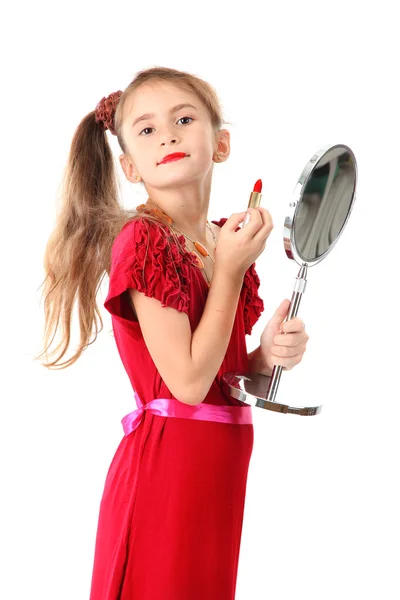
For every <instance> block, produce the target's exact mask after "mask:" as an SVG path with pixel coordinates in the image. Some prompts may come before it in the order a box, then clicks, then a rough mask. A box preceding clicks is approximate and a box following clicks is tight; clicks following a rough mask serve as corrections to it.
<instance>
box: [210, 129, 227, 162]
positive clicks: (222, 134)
mask: <svg viewBox="0 0 400 600" xmlns="http://www.w3.org/2000/svg"><path fill="white" fill-rule="evenodd" d="M230 152H231V134H230V133H229V131H228V130H227V129H221V130H220V131H218V133H217V141H216V149H215V151H214V155H213V159H214V160H215V162H225V161H226V160H227V159H228V157H229V154H230Z"/></svg>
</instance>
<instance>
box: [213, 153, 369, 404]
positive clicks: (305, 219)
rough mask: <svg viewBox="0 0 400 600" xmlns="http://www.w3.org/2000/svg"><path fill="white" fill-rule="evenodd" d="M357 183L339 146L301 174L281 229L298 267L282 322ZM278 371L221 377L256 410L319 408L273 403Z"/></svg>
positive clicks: (337, 229) (338, 227) (342, 218)
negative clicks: (269, 373)
mask: <svg viewBox="0 0 400 600" xmlns="http://www.w3.org/2000/svg"><path fill="white" fill-rule="evenodd" d="M356 184H357V163H356V159H355V156H354V154H353V152H352V151H351V149H350V148H349V147H348V146H345V145H343V144H337V145H334V146H325V147H324V148H322V149H321V150H319V151H318V152H317V153H316V154H314V156H312V158H311V159H310V160H309V161H308V163H307V165H306V166H305V168H304V170H303V172H302V173H301V175H300V178H299V180H298V182H297V184H296V187H295V190H294V194H293V198H292V200H291V202H290V203H289V206H288V210H287V213H286V217H285V222H284V228H283V244H284V248H285V252H286V255H287V256H288V258H290V259H292V260H294V261H296V262H297V264H298V265H299V266H300V270H299V272H298V275H297V278H296V281H295V285H294V288H293V293H292V299H291V303H290V307H289V312H288V315H287V318H286V319H285V320H287V321H288V320H290V319H293V318H294V317H295V316H296V315H297V313H298V310H299V306H300V301H301V298H302V295H303V294H304V292H305V289H306V283H307V280H306V277H307V270H308V267H312V266H314V265H316V264H318V263H319V262H321V260H323V259H324V258H325V257H326V256H327V255H328V254H329V252H331V250H332V248H333V247H334V246H335V244H336V242H337V241H338V239H339V238H340V236H341V234H342V232H343V230H344V228H345V225H346V223H347V221H348V219H349V217H350V213H351V210H352V208H353V205H354V201H355V198H356ZM282 370H284V369H283V368H282V367H281V366H279V365H276V366H275V367H274V369H273V371H272V374H271V376H267V375H261V374H258V373H250V374H245V375H243V374H239V373H225V375H224V376H223V382H224V385H227V386H228V390H229V393H230V394H231V396H233V397H234V398H237V399H238V400H241V401H242V402H246V403H249V404H252V405H255V406H258V407H259V408H264V409H267V410H272V411H275V412H281V413H291V414H297V415H316V414H318V413H319V412H320V410H321V405H320V406H305V405H302V406H296V405H293V406H289V405H288V404H286V403H281V402H277V401H276V399H275V398H276V394H277V391H278V387H279V382H280V378H281V374H282Z"/></svg>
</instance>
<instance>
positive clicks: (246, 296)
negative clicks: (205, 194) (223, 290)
mask: <svg viewBox="0 0 400 600" xmlns="http://www.w3.org/2000/svg"><path fill="white" fill-rule="evenodd" d="M227 220H228V219H227V218H226V217H223V218H222V219H219V221H212V222H213V223H215V224H216V225H218V227H222V226H223V225H225V223H226V221H227ZM239 229H240V227H237V228H236V230H235V231H239ZM255 264H256V263H255V262H254V263H253V264H252V265H250V267H249V268H248V269H247V271H246V273H245V274H244V278H243V288H242V294H243V300H244V308H243V317H244V329H245V333H246V334H248V335H250V334H251V331H252V329H253V326H254V325H255V324H256V323H257V321H258V319H259V317H260V315H261V313H262V312H263V310H264V302H263V300H262V298H260V296H259V295H258V289H259V287H260V278H259V277H258V274H257V271H256V268H255Z"/></svg>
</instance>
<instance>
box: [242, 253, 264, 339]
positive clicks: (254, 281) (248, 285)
mask: <svg viewBox="0 0 400 600" xmlns="http://www.w3.org/2000/svg"><path fill="white" fill-rule="evenodd" d="M255 264H256V263H253V264H252V265H250V267H249V268H248V269H247V271H246V273H245V274H244V279H243V289H244V291H243V294H244V310H243V316H244V330H245V333H246V334H248V335H250V334H251V331H252V329H253V327H254V325H255V324H256V323H257V321H258V319H259V317H260V315H261V313H262V312H263V310H264V302H263V300H262V298H260V296H259V295H258V288H259V287H260V278H259V276H258V274H257V271H256V268H255Z"/></svg>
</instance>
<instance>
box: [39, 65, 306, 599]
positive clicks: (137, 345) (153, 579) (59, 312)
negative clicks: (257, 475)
mask: <svg viewBox="0 0 400 600" xmlns="http://www.w3.org/2000/svg"><path fill="white" fill-rule="evenodd" d="M223 122H224V121H223V120H222V116H221V109H220V105H219V103H218V100H217V97H216V94H215V92H214V90H213V88H212V87H211V86H210V85H209V84H207V83H206V82H205V81H203V80H201V79H199V78H197V77H195V76H193V75H190V74H188V73H184V72H181V71H176V70H174V69H167V68H152V69H148V70H146V71H142V72H139V73H138V74H137V76H136V77H135V79H134V80H133V81H132V83H131V84H130V85H129V86H128V87H127V88H126V90H125V91H124V92H121V91H119V92H116V93H113V94H110V96H108V97H106V98H103V99H102V101H101V102H100V103H99V104H98V105H97V107H96V110H95V111H93V112H91V113H89V114H88V115H87V116H86V117H85V118H84V119H83V120H82V122H81V124H80V125H79V127H78V128H77V131H76V132H75V135H74V138H73V141H72V146H71V151H70V156H69V160H68V166H67V171H66V175H65V182H64V190H63V191H64V193H63V204H62V209H61V211H60V213H59V215H58V219H57V224H56V228H55V230H54V232H53V234H52V236H51V238H50V240H49V242H48V246H47V249H46V256H45V267H46V271H47V278H46V290H45V292H46V303H45V309H46V337H45V347H46V349H45V351H44V353H46V356H48V352H47V350H48V348H49V346H50V343H51V341H52V336H53V333H54V331H55V330H56V329H57V327H58V326H59V323H60V321H61V322H62V323H63V325H64V333H63V338H62V341H61V342H60V344H59V345H58V346H57V347H56V348H55V350H54V351H53V352H52V354H53V355H54V354H55V355H57V353H58V355H57V356H56V359H55V360H54V361H53V362H47V364H45V366H46V367H48V368H65V367H67V366H69V365H71V364H73V362H75V361H76V360H77V359H78V358H79V356H80V354H81V353H82V351H83V350H84V349H85V348H86V347H87V346H88V345H89V344H90V343H91V341H90V338H91V335H92V333H93V328H94V329H95V335H97V332H98V331H99V329H98V322H97V317H99V319H100V326H101V327H102V320H101V317H100V313H99V311H98V307H97V304H96V293H97V290H98V287H99V283H100V279H101V277H102V276H103V275H104V274H105V273H107V274H108V275H109V289H108V295H107V298H106V301H105V303H104V306H105V308H106V309H107V310H108V311H109V312H110V313H111V315H112V325H113V331H114V335H115V341H116V344H117V348H118V351H119V354H120V356H121V360H122V362H123V365H124V367H125V370H126V372H127V375H128V377H129V379H130V381H131V383H132V389H133V393H132V403H133V402H134V401H135V404H136V407H135V408H134V410H132V412H131V413H129V414H128V415H126V416H125V417H124V418H123V419H122V425H123V433H124V435H123V438H122V440H121V442H120V444H119V446H118V448H117V450H116V453H115V455H114V458H113V460H112V462H111V465H110V467H109V470H108V474H107V477H106V481H105V487H104V492H103V496H102V499H101V503H100V510H99V520H98V529H97V536H96V546H95V555H94V564H93V573H92V581H91V592H90V600H233V599H234V597H235V587H236V578H237V570H238V558H239V549H240V540H241V531H242V520H243V510H244V503H245V492H246V481H247V473H248V467H249V461H250V457H251V453H252V448H253V425H252V416H251V406H249V405H246V404H244V403H242V402H240V401H239V400H236V399H234V398H233V397H232V396H230V394H229V393H228V392H227V390H226V389H225V387H224V385H223V381H222V377H223V374H224V373H226V372H227V371H240V372H243V373H245V372H251V371H256V372H259V373H265V374H270V373H271V371H272V368H273V365H274V364H281V365H282V366H284V367H285V368H292V367H293V365H294V364H297V363H298V362H299V361H300V360H301V357H302V354H303V352H304V349H305V342H306V339H307V338H308V336H307V334H305V332H304V324H303V323H302V322H300V320H299V319H294V320H293V321H291V322H290V323H289V322H288V323H285V324H284V325H285V326H287V329H284V328H283V327H282V329H283V330H284V331H292V332H293V335H292V338H291V340H290V342H289V341H288V340H284V339H282V338H285V337H287V338H289V337H290V336H284V335H280V336H279V334H278V332H279V326H280V325H281V323H282V322H283V320H284V318H285V315H286V313H287V309H288V306H289V305H288V301H286V300H285V301H284V302H283V303H282V305H281V306H280V308H279V309H278V311H277V312H276V313H275V315H274V317H273V319H271V321H270V322H269V324H268V326H267V327H266V329H265V331H264V333H263V337H262V340H261V342H262V343H261V345H260V346H259V347H258V348H257V349H256V350H255V351H253V352H252V353H251V354H249V355H248V353H247V350H246V341H245V334H250V333H251V331H252V327H253V325H254V324H255V323H256V321H257V319H258V318H259V316H260V314H261V312H262V311H263V308H264V307H263V301H262V299H261V298H260V297H259V295H258V288H259V284H260V280H259V278H258V275H257V273H256V270H255V267H254V261H255V260H256V258H257V257H258V256H259V255H260V254H261V253H262V251H263V250H264V247H265V243H266V240H267V238H268V236H269V234H270V232H271V230H272V227H273V225H272V220H271V217H270V214H269V213H268V211H267V210H265V209H264V208H261V207H260V208H258V209H251V210H250V211H249V213H250V215H251V219H250V221H249V223H248V224H247V225H246V226H245V227H243V228H241V227H239V225H240V223H241V222H242V221H243V219H244V216H245V213H240V214H233V215H231V216H230V217H229V218H221V219H220V220H219V221H212V223H209V221H208V220H207V213H208V206H209V199H210V188H211V180H212V173H213V166H214V163H220V162H224V161H226V160H227V158H228V156H229V151H230V138H229V132H228V131H227V130H226V129H222V127H221V126H222V123H223ZM107 129H108V130H109V131H110V133H111V134H114V135H116V136H117V139H118V142H119V145H120V147H121V149H122V153H123V154H122V155H121V156H120V157H119V160H120V164H121V167H122V169H123V171H124V174H125V176H126V178H127V179H128V180H129V181H130V182H132V183H138V182H143V183H142V185H144V187H145V189H146V195H148V198H147V201H146V202H145V203H144V204H142V205H140V206H138V207H136V210H134V211H132V210H130V211H129V210H125V209H123V208H122V206H121V204H120V202H119V200H118V194H117V184H116V179H115V173H114V164H113V157H112V153H111V149H110V146H109V143H108V140H107V134H106V130H107ZM166 157H167V158H166ZM75 301H77V306H78V314H79V322H80V329H81V344H80V346H79V348H78V351H77V352H76V354H75V355H74V356H73V357H72V358H70V359H69V360H66V361H64V362H60V360H61V358H62V357H63V356H64V354H65V352H66V350H67V348H68V345H69V342H70V337H69V333H70V317H71V312H72V308H73V305H74V302H75ZM290 327H291V329H290ZM285 346H286V348H285ZM288 346H289V347H290V352H288ZM280 349H283V350H285V352H283V351H282V352H280ZM44 353H42V355H43V354H44Z"/></svg>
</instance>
